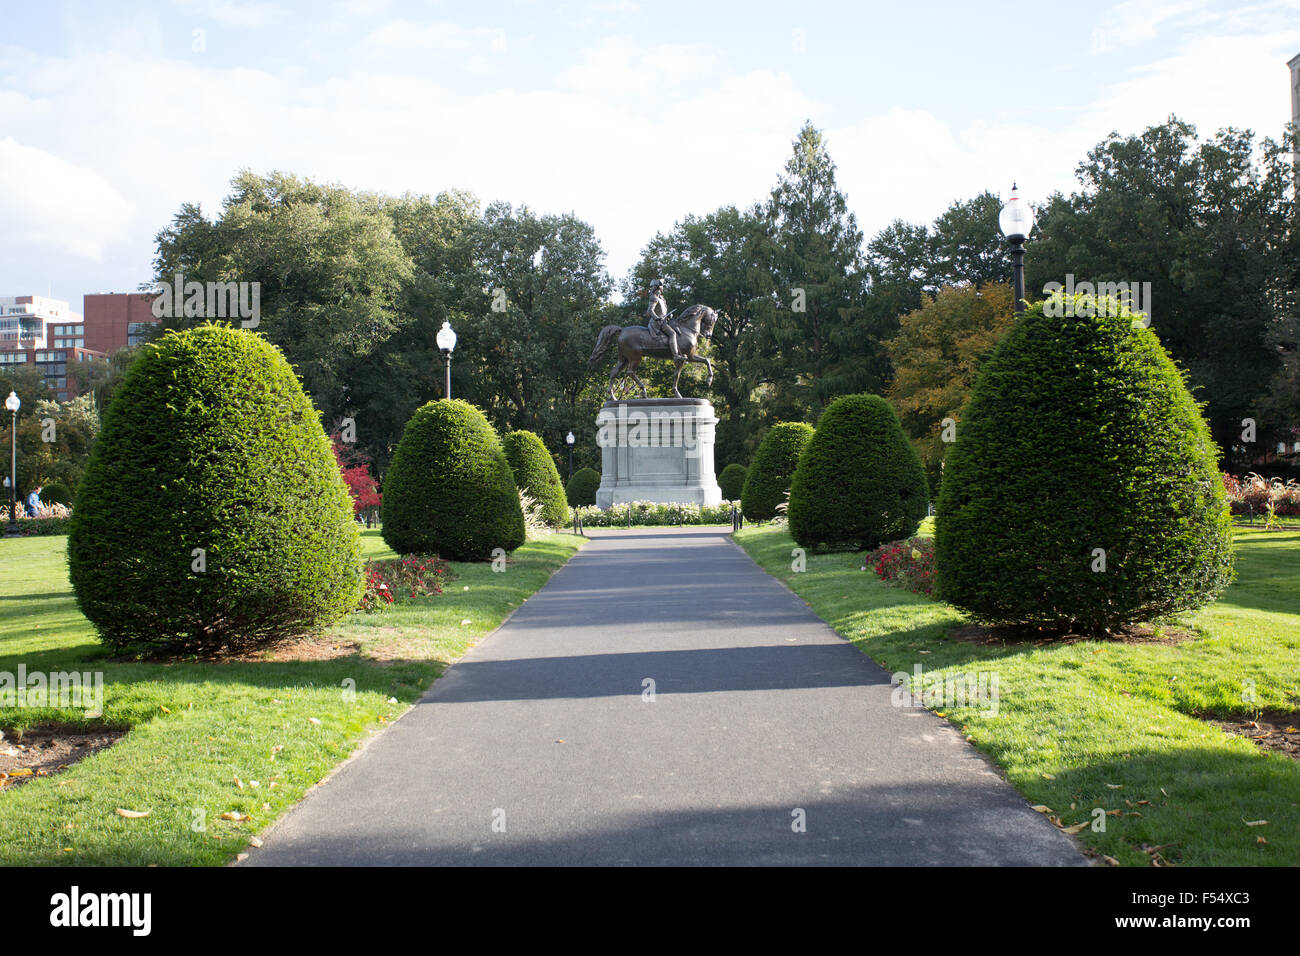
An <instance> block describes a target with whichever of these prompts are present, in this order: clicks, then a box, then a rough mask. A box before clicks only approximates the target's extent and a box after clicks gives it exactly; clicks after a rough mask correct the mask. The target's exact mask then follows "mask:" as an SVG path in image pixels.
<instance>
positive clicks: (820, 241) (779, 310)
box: [755, 123, 888, 420]
mask: <svg viewBox="0 0 1300 956" xmlns="http://www.w3.org/2000/svg"><path fill="white" fill-rule="evenodd" d="M763 211H764V217H765V219H766V221H767V229H766V231H765V232H766V237H767V239H768V242H769V246H768V248H767V249H766V250H764V252H765V253H766V256H767V258H768V259H769V261H770V262H771V271H772V275H773V279H774V283H773V285H774V294H773V295H772V296H770V297H769V298H768V299H767V300H766V301H765V302H764V303H763V305H762V308H761V310H760V311H759V313H758V322H757V325H758V329H759V330H760V334H759V335H758V336H756V342H755V345H756V356H755V359H756V361H755V368H756V371H757V372H758V375H759V377H760V379H761V382H762V383H763V384H765V385H767V386H768V387H769V388H770V390H771V394H770V397H769V401H770V409H771V412H772V413H773V414H774V415H775V416H776V417H777V418H779V419H782V420H803V419H811V418H812V417H813V416H814V415H816V414H817V412H818V411H819V410H820V409H821V408H822V407H823V406H824V405H825V404H827V403H828V402H829V401H830V400H831V399H832V398H834V397H835V396H836V395H841V394H846V393H851V392H860V391H875V390H878V389H880V388H881V387H882V385H883V383H884V379H885V375H886V373H887V370H888V366H887V363H886V360H885V358H884V353H883V350H882V349H881V348H880V334H879V333H880V329H879V328H876V327H874V324H873V321H872V319H873V317H872V316H871V315H870V314H868V313H867V311H866V310H865V309H864V307H863V306H864V300H865V294H866V289H865V286H866V273H865V271H864V263H863V258H862V233H861V232H860V231H859V230H858V225H857V220H856V219H855V218H854V216H853V214H852V213H851V212H849V211H848V202H847V200H846V199H845V196H844V194H843V193H842V192H841V191H840V190H839V187H838V186H837V185H836V182H835V163H834V162H833V161H832V160H831V157H830V153H829V152H828V151H827V147H826V141H825V139H824V138H823V136H822V134H821V133H820V132H819V131H818V130H817V129H816V128H814V127H813V125H812V124H811V123H806V124H805V125H804V127H803V128H802V129H801V130H800V131H799V135H798V137H797V138H796V139H795V140H794V144H793V151H792V154H791V156H790V159H789V160H788V161H787V162H786V164H785V169H784V170H783V172H782V174H781V176H780V177H779V180H778V182H777V185H776V187H775V188H774V189H773V190H772V194H771V196H770V197H769V199H768V201H767V204H766V205H765V207H764V210H763Z"/></svg>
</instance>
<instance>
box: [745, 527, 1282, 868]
mask: <svg viewBox="0 0 1300 956" xmlns="http://www.w3.org/2000/svg"><path fill="white" fill-rule="evenodd" d="M925 530H926V529H924V528H923V532H924V531H925ZM736 539H737V541H738V543H739V544H741V546H742V547H744V548H745V550H746V551H747V552H748V553H749V554H750V555H751V556H752V557H753V558H754V559H755V560H756V561H757V562H758V563H759V564H760V565H761V566H762V567H763V568H764V569H765V570H766V571H768V573H770V574H772V575H774V576H775V577H777V578H780V579H781V580H782V581H784V582H786V583H787V584H788V585H789V586H790V587H791V588H792V589H793V590H794V591H795V593H796V594H798V595H799V596H800V597H801V598H803V600H805V601H806V602H807V603H808V604H809V606H811V607H812V609H813V610H814V611H815V612H816V613H817V614H818V615H820V616H821V617H822V618H823V619H824V620H826V621H827V622H828V623H829V624H830V625H831V626H833V627H834V628H835V629H836V630H837V631H839V633H840V634H842V635H843V636H844V637H845V638H847V639H848V640H850V641H852V642H853V643H854V644H855V645H856V646H857V647H858V648H859V649H860V650H861V651H862V652H863V653H865V654H867V655H868V656H869V657H871V658H873V659H874V660H876V661H877V662H879V663H880V664H881V665H882V666H884V667H885V668H887V669H889V670H891V671H893V672H900V671H903V672H907V673H909V674H910V673H912V671H913V667H914V665H915V664H918V663H919V664H920V665H921V666H922V668H923V674H925V675H927V680H928V679H929V677H928V675H934V676H935V677H936V678H937V677H939V676H947V677H952V676H954V675H956V674H964V675H972V674H978V673H980V672H984V673H985V674H986V675H987V679H988V680H992V679H993V677H994V676H996V679H997V682H998V707H997V712H996V714H988V715H987V716H981V713H980V711H981V710H983V711H985V712H986V713H987V711H989V710H991V708H989V707H987V706H986V705H981V704H976V705H974V706H965V707H952V708H943V707H942V705H940V706H937V707H936V708H935V709H936V710H938V711H939V712H940V713H941V714H943V715H944V716H946V717H947V719H949V720H950V721H952V722H953V723H954V724H955V725H957V726H958V727H959V728H961V729H962V730H963V731H964V732H965V733H966V734H967V735H968V737H969V738H970V739H971V740H972V742H973V743H974V744H975V746H977V747H978V748H979V749H980V750H982V751H983V752H984V753H985V754H987V755H988V756H989V757H991V758H992V759H993V760H994V761H996V762H997V763H998V764H999V765H1000V766H1001V767H1002V769H1003V770H1004V771H1005V773H1006V777H1007V779H1008V780H1009V781H1010V782H1011V783H1012V784H1013V785H1014V786H1015V787H1016V788H1017V789H1019V790H1020V792H1021V793H1023V794H1024V795H1025V797H1026V798H1027V799H1028V800H1029V802H1030V803H1032V804H1038V805H1045V806H1047V807H1050V808H1051V810H1052V812H1053V813H1054V814H1055V815H1057V816H1058V817H1059V819H1060V820H1061V822H1062V823H1063V824H1064V825H1066V826H1071V825H1074V824H1078V823H1083V822H1088V823H1089V824H1090V826H1089V827H1087V828H1085V829H1084V830H1083V831H1082V832H1081V833H1079V839H1080V840H1081V841H1082V842H1083V843H1084V845H1085V846H1087V847H1089V848H1092V849H1094V850H1096V851H1098V852H1099V853H1101V854H1105V855H1108V856H1111V857H1113V858H1115V859H1116V860H1118V861H1119V862H1121V863H1124V864H1129V865H1150V864H1151V862H1152V859H1153V857H1152V855H1150V854H1148V853H1147V852H1145V851H1144V847H1146V848H1152V847H1159V848H1160V849H1159V850H1158V851H1157V852H1158V853H1159V855H1160V857H1161V858H1162V859H1163V860H1164V861H1167V862H1170V863H1175V864H1183V865H1229V866H1232V865H1258V864H1272V865H1289V866H1295V865H1297V864H1300V763H1298V762H1297V761H1295V760H1293V759H1291V758H1288V757H1285V756H1281V755H1277V754H1268V753H1262V752H1260V751H1259V750H1258V749H1257V748H1256V746H1255V745H1254V744H1253V743H1251V742H1249V741H1247V740H1244V739H1242V738H1238V737H1232V736H1230V735H1228V734H1226V733H1224V732H1223V731H1221V730H1220V729H1218V728H1217V727H1216V726H1214V725H1213V724H1210V723H1208V722H1206V721H1204V720H1201V719H1198V717H1202V716H1207V715H1211V714H1217V715H1222V716H1229V715H1240V714H1253V713H1255V712H1256V711H1257V710H1258V709H1259V708H1267V709H1274V710H1282V711H1286V712H1292V713H1295V712H1297V711H1300V531H1283V532H1270V533H1265V532H1261V531H1248V530H1240V529H1239V530H1238V532H1237V555H1238V574H1239V579H1238V581H1237V582H1236V583H1235V584H1234V585H1233V586H1232V587H1231V588H1230V589H1229V590H1228V592H1227V593H1226V594H1225V595H1224V596H1223V598H1222V599H1221V600H1220V601H1219V602H1218V603H1217V604H1215V605H1213V606H1211V607H1209V608H1206V609H1204V610H1202V611H1200V612H1198V613H1196V614H1193V615H1189V616H1187V617H1186V618H1185V619H1184V620H1183V621H1182V622H1180V623H1182V624H1183V625H1184V626H1190V627H1191V628H1193V629H1194V631H1195V633H1196V637H1195V638H1194V639H1193V640H1190V641H1187V642H1185V643H1182V644H1178V645H1166V644H1142V645H1134V644H1119V643H1113V642H1103V641H1082V642H1078V643H1073V644H1044V645H1043V646H1034V645H1032V644H1030V645H1023V644H1021V645H1002V644H996V645H991V646H989V645H975V644H970V643H964V642H960V641H955V640H950V639H948V638H947V637H946V636H945V635H946V632H948V631H950V630H952V629H953V628H956V627H959V626H962V625H963V624H965V623H967V622H965V620H964V619H963V617H962V616H961V614H960V613H959V612H957V611H956V610H955V609H953V608H951V607H950V606H948V605H946V604H940V603H935V602H932V601H930V600H927V599H926V598H923V597H921V596H919V595H915V594H912V593H911V592H909V591H906V590H903V589H901V588H893V587H886V586H885V585H884V584H883V583H882V582H880V581H879V580H878V579H877V578H876V576H875V575H874V574H872V573H870V572H864V571H862V570H860V568H861V566H862V555H861V554H824V555H809V556H808V557H807V570H806V571H804V572H802V573H794V572H792V570H791V549H792V548H793V547H794V545H793V542H792V541H791V540H790V538H789V536H788V534H787V532H786V531H785V529H784V528H782V527H770V526H769V527H762V528H746V529H745V530H743V531H741V532H739V533H738V534H737V535H736ZM967 679H969V677H968V678H967ZM925 686H930V685H925ZM1296 723H1297V726H1300V713H1297V716H1296ZM1097 807H1099V808H1101V809H1102V810H1104V811H1107V812H1109V811H1115V810H1118V811H1120V815H1115V816H1111V815H1108V816H1105V817H1104V821H1105V831H1104V832H1094V831H1093V829H1092V828H1091V824H1092V821H1093V820H1094V819H1095V818H1094V816H1093V813H1092V811H1093V809H1094V808H1097ZM1261 820H1267V821H1268V822H1267V823H1266V824H1259V825H1256V826H1247V824H1248V823H1258V821H1261Z"/></svg>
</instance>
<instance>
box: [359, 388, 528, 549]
mask: <svg viewBox="0 0 1300 956" xmlns="http://www.w3.org/2000/svg"><path fill="white" fill-rule="evenodd" d="M383 494H384V504H383V522H384V524H383V536H384V540H385V541H386V542H387V543H388V546H389V547H390V548H392V549H393V550H394V551H396V552H397V553H398V554H437V555H440V556H441V557H443V558H447V559H449V560H452V561H486V560H487V559H488V558H490V557H491V556H492V552H493V551H494V550H495V549H497V548H502V549H504V550H506V551H513V550H515V548H517V547H519V546H520V545H521V544H523V543H524V513H523V511H522V510H521V509H520V507H519V491H518V490H517V489H516V488H515V479H514V475H513V473H512V472H511V471H510V463H509V462H507V461H506V454H505V452H504V451H503V450H502V449H501V442H500V441H498V440H497V434H496V432H495V431H493V429H492V426H491V425H490V424H489V423H488V420H487V419H486V418H485V417H484V416H483V413H482V412H481V411H479V410H478V409H477V408H475V407H474V406H473V405H471V404H469V403H468V402H462V401H460V400H459V399H452V400H451V401H448V400H447V399H439V400H438V401H433V402H429V403H428V404H427V405H424V406H422V407H420V408H417V409H416V410H415V414H414V415H412V416H411V420H410V421H409V422H407V423H406V429H405V431H403V432H402V439H401V441H399V442H398V443H397V449H396V450H395V451H394V452H393V459H392V461H391V462H389V464H388V471H387V473H386V474H385V475H384V491H383Z"/></svg>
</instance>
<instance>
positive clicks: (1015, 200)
mask: <svg viewBox="0 0 1300 956" xmlns="http://www.w3.org/2000/svg"><path fill="white" fill-rule="evenodd" d="M998 226H999V227H1000V228H1001V229H1002V234H1003V235H1004V236H1006V237H1007V238H1008V239H1009V240H1011V275H1012V281H1013V284H1014V288H1015V303H1016V314H1017V315H1019V314H1020V313H1022V312H1024V311H1025V240H1026V239H1028V238H1029V233H1030V231H1031V230H1032V229H1033V228H1034V211H1033V210H1032V209H1030V208H1029V203H1027V202H1025V201H1024V200H1023V199H1021V198H1020V197H1019V196H1017V195H1016V184H1015V183H1012V184H1011V198H1010V199H1008V200H1007V204H1006V205H1005V206H1003V207H1002V212H1001V213H1000V214H999V215H998Z"/></svg>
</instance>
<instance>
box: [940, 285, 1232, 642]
mask: <svg viewBox="0 0 1300 956" xmlns="http://www.w3.org/2000/svg"><path fill="white" fill-rule="evenodd" d="M1107 302H1108V300H1103V307H1102V308H1098V307H1096V305H1095V303H1094V304H1093V305H1092V306H1089V303H1088V301H1086V297H1083V298H1079V297H1076V298H1073V299H1063V298H1062V297H1061V296H1060V295H1059V293H1058V295H1057V296H1055V297H1054V298H1053V299H1052V300H1049V305H1051V306H1052V310H1051V311H1052V313H1053V314H1050V315H1049V314H1048V313H1047V311H1046V310H1045V308H1044V303H1041V302H1040V303H1037V304H1035V305H1033V306H1031V307H1030V308H1029V309H1027V310H1026V312H1025V314H1024V315H1023V316H1022V317H1021V318H1020V319H1019V320H1018V321H1017V322H1016V324H1015V326H1014V327H1013V328H1012V330H1011V331H1010V333H1009V334H1008V335H1007V337H1006V338H1005V339H1004V340H1003V342H1002V343H1001V344H1000V345H999V346H998V348H997V350H996V351H995V352H994V353H993V355H992V356H991V357H990V359H989V360H988V362H987V364H986V365H985V366H984V368H983V369H982V370H981V372H980V374H979V377H978V378H977V380H976V383H975V387H974V389H973V390H972V393H971V399H970V405H969V407H968V409H967V412H966V414H965V415H964V416H963V419H962V422H961V424H960V425H959V426H958V429H957V441H956V443H955V444H954V445H953V447H952V449H951V450H950V451H949V453H948V457H947V463H946V465H945V466H944V471H945V475H944V481H943V489H942V492H941V494H940V496H939V501H938V514H937V517H936V522H935V568H936V573H937V583H938V593H939V594H940V595H941V596H942V597H943V598H945V599H946V600H948V601H950V602H952V603H953V604H955V605H956V606H958V607H960V608H962V609H964V610H966V611H967V612H968V613H969V614H970V615H971V616H972V617H973V618H974V619H975V620H977V621H982V622H984V623H989V624H1002V625H1022V626H1023V625H1033V626H1039V627H1047V628H1051V629H1078V630H1081V631H1083V632H1085V633H1102V632H1105V631H1108V630H1113V629H1116V628H1119V627H1122V626H1124V625H1126V624H1129V623H1132V622H1138V621H1145V620H1149V619H1151V618H1153V617H1156V616H1159V615H1165V614H1169V613H1172V612H1176V611H1183V610H1188V609H1191V608H1195V607H1199V606H1201V605H1203V604H1205V603H1207V602H1209V601H1210V600H1212V599H1213V598H1214V597H1216V596H1217V595H1218V594H1219V593H1221V592H1222V591H1223V589H1224V588H1225V587H1226V586H1227V585H1228V583H1229V581H1230V580H1231V578H1232V560H1233V559H1232V530H1231V519H1230V516H1229V509H1228V505H1227V501H1226V498H1225V496H1224V489H1223V480H1222V476H1221V475H1220V473H1219V471H1218V467H1217V452H1216V450H1215V446H1214V445H1213V443H1212V441H1211V439H1210V432H1209V429H1208V428H1207V426H1206V424H1205V420H1204V419H1203V418H1202V416H1201V412H1200V409H1199V408H1198V406H1197V404H1196V402H1195V401H1194V400H1193V399H1192V396H1191V394H1190V393H1189V392H1188V390H1187V386H1186V384H1185V381H1184V374H1183V373H1182V372H1181V371H1180V370H1179V369H1178V368H1177V367H1176V366H1175V365H1174V363H1173V361H1172V360H1171V359H1170V358H1169V356H1168V354H1167V353H1166V352H1165V350H1164V348H1163V347H1162V346H1161V345H1160V342H1159V340H1158V339H1157V338H1156V335H1155V333H1154V332H1153V331H1152V330H1151V329H1149V328H1143V327H1142V326H1141V325H1138V326H1136V327H1135V326H1134V323H1133V320H1132V318H1131V316H1130V315H1129V314H1128V313H1127V310H1126V309H1123V308H1121V307H1119V305H1118V304H1117V303H1111V304H1110V307H1106V303H1107ZM1099 312H1100V313H1102V314H1098V313H1099ZM1061 313H1064V314H1061ZM1111 313H1117V314H1111Z"/></svg>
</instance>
